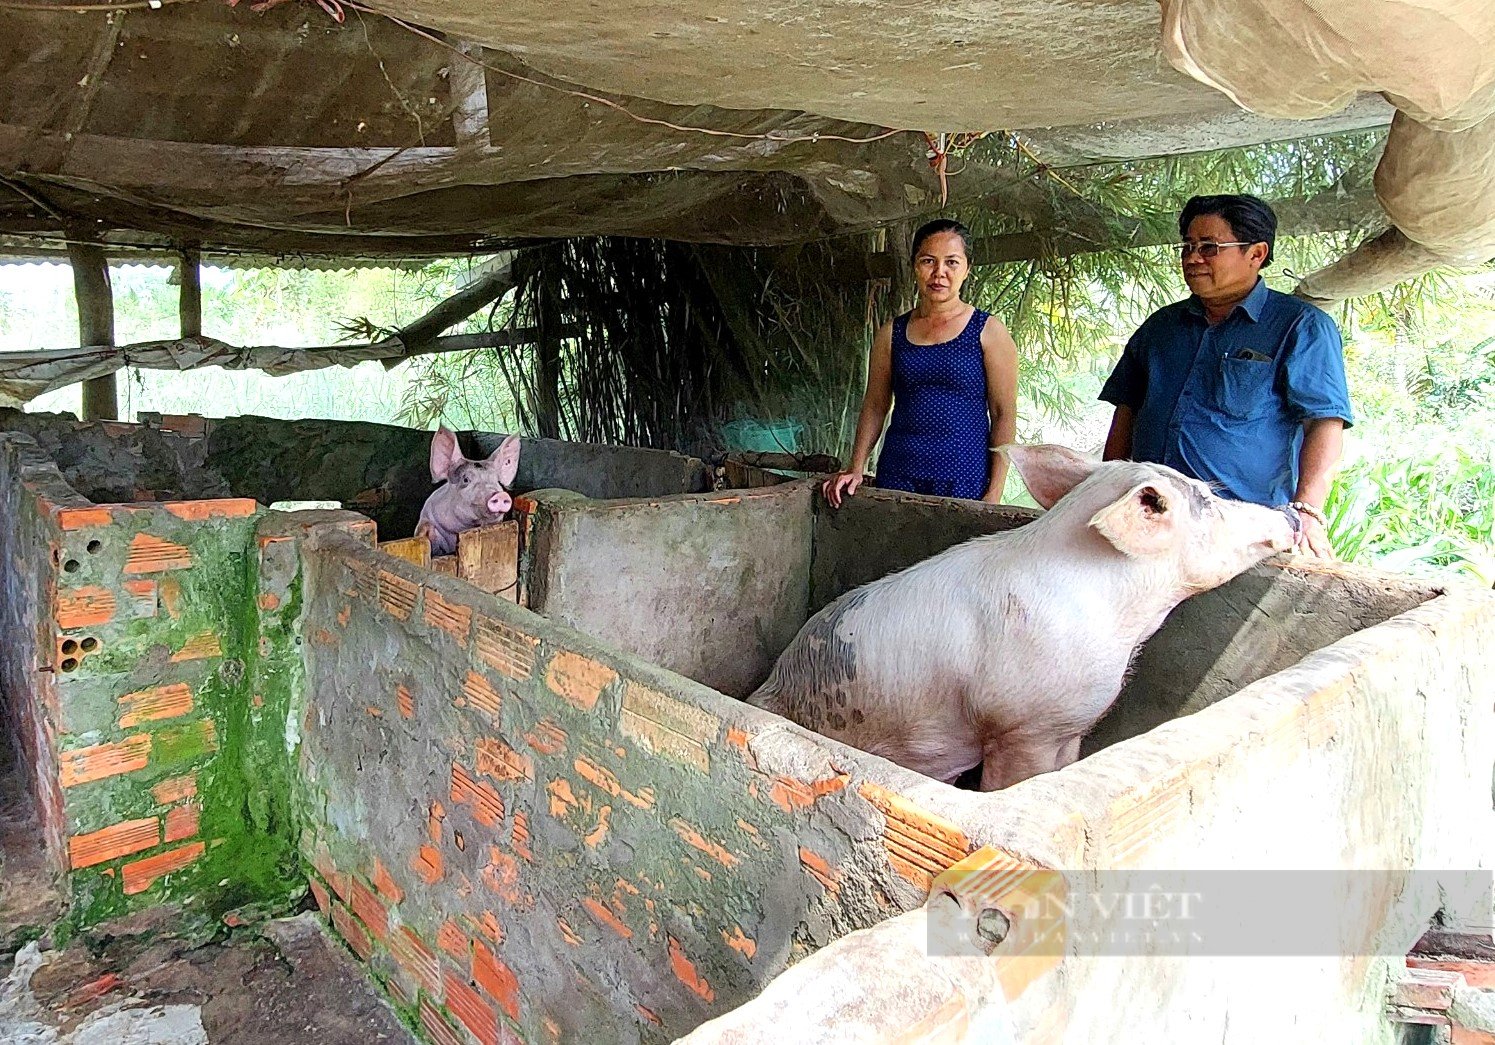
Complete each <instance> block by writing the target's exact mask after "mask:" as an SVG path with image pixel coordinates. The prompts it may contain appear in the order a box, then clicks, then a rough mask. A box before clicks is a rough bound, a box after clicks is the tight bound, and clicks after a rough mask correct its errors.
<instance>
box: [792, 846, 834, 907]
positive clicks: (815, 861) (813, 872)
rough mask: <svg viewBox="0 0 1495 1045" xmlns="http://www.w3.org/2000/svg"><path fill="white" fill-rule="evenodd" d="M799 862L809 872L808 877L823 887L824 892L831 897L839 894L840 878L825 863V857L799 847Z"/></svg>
mask: <svg viewBox="0 0 1495 1045" xmlns="http://www.w3.org/2000/svg"><path fill="white" fill-rule="evenodd" d="M799 862H800V864H801V865H802V866H803V867H804V869H805V870H806V871H809V872H810V877H812V878H814V879H815V880H816V881H817V882H819V883H820V884H821V885H823V886H825V889H826V892H828V893H830V894H831V895H833V896H834V895H837V894H839V893H840V892H841V876H840V875H839V874H837V873H836V872H835V870H834V869H833V868H832V867H831V865H830V864H829V863H827V862H826V859H825V857H823V856H821V855H820V854H819V853H815V852H811V851H810V850H809V849H805V848H803V847H801V848H800V851H799Z"/></svg>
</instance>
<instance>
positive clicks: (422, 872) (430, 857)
mask: <svg viewBox="0 0 1495 1045" xmlns="http://www.w3.org/2000/svg"><path fill="white" fill-rule="evenodd" d="M410 869H411V870H412V871H414V872H415V873H416V874H417V875H418V876H419V877H420V880H421V881H423V882H425V883H426V884H427V885H435V884H436V883H437V882H439V881H441V877H442V875H443V874H445V871H444V870H443V869H442V866H441V850H440V849H437V848H436V847H435V846H433V845H423V846H421V847H420V852H418V853H416V854H415V856H413V857H411V858H410Z"/></svg>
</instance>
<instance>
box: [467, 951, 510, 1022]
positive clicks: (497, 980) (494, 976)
mask: <svg viewBox="0 0 1495 1045" xmlns="http://www.w3.org/2000/svg"><path fill="white" fill-rule="evenodd" d="M472 978H473V980H474V982H476V983H477V985H478V986H479V987H481V988H482V989H483V990H484V991H486V992H487V993H488V996H489V997H490V998H492V999H493V1000H494V1001H496V1002H498V1004H499V1005H501V1006H502V1007H503V1010H504V1012H506V1013H508V1014H509V1019H511V1020H513V1021H514V1022H516V1023H517V1022H519V980H518V979H517V978H515V976H514V970H512V969H510V968H509V967H508V966H507V965H506V964H504V961H503V959H502V958H499V957H498V956H496V955H495V954H494V953H493V952H492V951H490V950H488V948H487V947H485V946H484V945H483V944H482V943H474V944H473V946H472Z"/></svg>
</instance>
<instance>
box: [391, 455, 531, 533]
mask: <svg viewBox="0 0 1495 1045" xmlns="http://www.w3.org/2000/svg"><path fill="white" fill-rule="evenodd" d="M518 472H519V437H518V436H517V435H511V436H509V437H508V438H507V439H505V440H504V441H503V442H502V443H499V444H498V449H496V450H494V451H493V452H492V453H491V454H489V455H488V456H487V457H485V458H483V459H482V460H479V461H469V460H468V459H467V458H466V457H464V456H463V454H462V448H461V447H459V446H458V445H457V437H456V436H455V435H454V434H452V433H451V432H450V431H448V430H447V428H446V427H445V426H441V427H438V428H437V429H436V434H435V435H434V436H432V437H431V481H432V482H433V483H441V484H442V485H440V486H438V487H437V488H436V489H435V490H433V491H432V492H431V496H430V497H427V498H426V503H425V504H424V505H422V506H421V510H420V522H419V523H417V524H416V527H415V535H416V536H417V537H422V536H424V537H429V538H430V540H431V554H432V555H450V554H451V553H452V552H454V551H456V550H457V534H459V533H461V532H462V531H464V530H471V529H472V528H474V527H476V526H486V525H488V524H489V523H495V522H498V521H499V520H501V519H502V518H503V517H504V513H505V512H507V511H508V510H509V509H510V508H512V507H513V506H514V499H513V498H512V497H511V496H510V494H509V487H510V486H512V485H513V484H514V476H515V475H517V474H518Z"/></svg>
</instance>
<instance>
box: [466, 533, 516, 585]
mask: <svg viewBox="0 0 1495 1045" xmlns="http://www.w3.org/2000/svg"><path fill="white" fill-rule="evenodd" d="M457 576H458V577H461V578H462V579H463V580H465V581H467V583H469V584H471V585H473V586H474V587H477V588H481V589H483V590H484V591H486V592H490V593H492V594H494V595H497V596H499V597H500V598H504V599H508V600H509V601H510V602H518V601H519V594H518V593H519V523H518V521H517V520H514V519H509V520H507V521H506V522H500V523H494V524H493V525H492V526H481V527H479V528H477V529H476V530H466V531H464V532H463V533H459V534H458V535H457Z"/></svg>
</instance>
